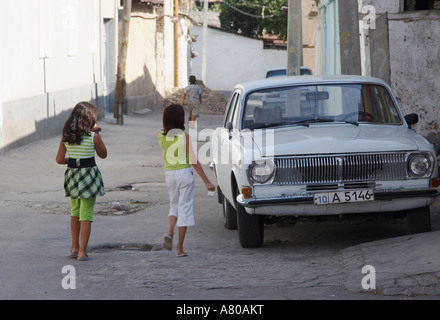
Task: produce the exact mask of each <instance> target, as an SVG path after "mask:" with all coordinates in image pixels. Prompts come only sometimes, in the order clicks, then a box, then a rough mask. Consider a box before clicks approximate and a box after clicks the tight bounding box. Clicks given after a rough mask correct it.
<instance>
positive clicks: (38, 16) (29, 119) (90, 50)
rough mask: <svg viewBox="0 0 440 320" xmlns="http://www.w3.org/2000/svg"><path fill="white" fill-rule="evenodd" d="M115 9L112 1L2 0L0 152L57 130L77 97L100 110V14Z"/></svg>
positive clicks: (112, 12)
mask: <svg viewBox="0 0 440 320" xmlns="http://www.w3.org/2000/svg"><path fill="white" fill-rule="evenodd" d="M116 10H117V6H116V0H101V1H100V0H87V1H85V0H57V1H54V0H23V1H14V0H3V1H2V8H1V11H0V43H1V47H0V57H1V64H0V92H1V95H0V97H1V101H0V153H1V152H5V151H7V150H9V149H11V148H14V147H17V146H20V145H23V144H25V143H29V142H31V141H34V140H35V139H39V138H41V137H46V136H48V135H51V134H53V133H60V132H61V128H62V125H63V123H64V121H65V119H66V116H67V115H68V113H69V112H70V110H71V109H72V108H73V107H74V106H75V104H76V103H77V102H78V101H80V100H87V101H92V102H94V103H97V104H99V106H100V107H101V111H102V112H101V114H103V113H104V104H103V101H104V100H103V99H101V98H102V95H103V83H104V82H105V81H104V80H105V79H104V63H108V61H107V62H105V61H104V49H103V32H104V31H103V21H104V20H103V19H104V18H109V19H114V18H115V17H117V16H116ZM115 34H116V33H115V32H113V35H115ZM113 43H114V42H113ZM113 49H114V48H109V50H113Z"/></svg>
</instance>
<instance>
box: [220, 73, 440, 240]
mask: <svg viewBox="0 0 440 320" xmlns="http://www.w3.org/2000/svg"><path fill="white" fill-rule="evenodd" d="M271 96H276V97H278V99H274V100H272V102H274V103H266V102H267V98H268V97H271ZM279 97H284V98H283V99H280V98H279ZM265 100H266V101H265ZM417 121H418V116H417V115H416V114H410V115H407V116H406V117H404V115H403V114H402V111H401V109H400V107H399V105H398V103H397V101H396V98H395V97H394V95H393V93H392V91H391V88H390V87H389V86H388V84H386V83H385V82H383V81H382V80H380V79H376V78H370V77H361V76H322V77H319V76H299V77H276V78H271V79H265V80H261V81H255V82H250V83H244V84H239V85H237V86H236V87H235V88H234V90H233V92H232V94H231V97H230V99H229V102H228V105H227V108H226V113H225V118H224V122H223V126H222V127H219V128H217V129H216V130H215V131H214V132H213V136H212V162H213V163H212V164H213V166H212V167H213V169H214V170H215V174H216V176H217V179H218V191H219V192H218V194H219V202H220V203H222V204H223V214H224V224H225V227H226V228H228V229H236V228H238V233H239V241H240V244H241V245H242V246H243V247H258V246H261V245H262V244H263V240H264V224H265V223H269V222H272V221H274V220H275V219H276V218H280V217H284V218H285V217H292V218H304V217H316V216H328V217H329V216H337V217H341V215H348V214H364V215H365V214H367V213H387V212H388V213H389V212H392V213H393V214H395V215H396V216H406V218H407V220H408V225H409V229H410V232H412V233H415V232H425V231H430V229H431V225H430V208H429V207H430V205H431V204H432V203H433V202H434V200H435V197H436V196H438V194H439V189H438V188H437V187H438V186H439V179H438V165H437V158H436V154H435V151H434V149H433V146H432V145H431V144H430V143H429V142H428V141H426V140H425V139H424V138H423V137H422V136H420V135H418V134H417V133H415V132H414V131H413V130H411V128H410V127H411V125H412V124H414V123H417Z"/></svg>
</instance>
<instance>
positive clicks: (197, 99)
mask: <svg viewBox="0 0 440 320" xmlns="http://www.w3.org/2000/svg"><path fill="white" fill-rule="evenodd" d="M187 97H188V103H187V106H188V108H187V109H188V114H189V117H188V120H189V122H190V123H189V125H190V127H192V122H193V121H196V118H197V117H198V116H199V115H200V105H201V104H202V89H200V87H199V86H198V85H197V84H196V77H195V76H189V85H188V86H187V87H186V88H185V92H184V94H183V99H182V106H184V105H185V99H186V98H187Z"/></svg>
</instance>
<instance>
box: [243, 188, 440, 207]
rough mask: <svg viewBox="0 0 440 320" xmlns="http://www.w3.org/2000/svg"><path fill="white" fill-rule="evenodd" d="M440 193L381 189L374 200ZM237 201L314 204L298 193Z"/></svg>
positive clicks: (245, 203)
mask: <svg viewBox="0 0 440 320" xmlns="http://www.w3.org/2000/svg"><path fill="white" fill-rule="evenodd" d="M439 195H440V191H439V190H437V189H428V190H406V191H379V192H374V201H376V200H377V201H380V200H394V199H409V198H434V197H437V196H439ZM237 202H238V203H239V204H240V205H242V206H244V207H248V208H255V207H258V206H270V205H285V204H313V194H298V195H289V196H279V197H269V198H258V199H257V198H250V197H245V196H244V195H242V194H239V195H238V196H237Z"/></svg>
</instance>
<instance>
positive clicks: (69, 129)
mask: <svg viewBox="0 0 440 320" xmlns="http://www.w3.org/2000/svg"><path fill="white" fill-rule="evenodd" d="M98 113H99V110H98V108H97V107H96V106H94V105H93V104H91V103H89V102H86V101H82V102H79V103H78V104H77V105H76V106H75V108H73V110H72V112H71V113H70V116H69V119H67V121H66V123H65V124H64V128H63V142H66V143H69V144H80V143H81V137H82V136H84V135H87V134H90V129H92V127H93V126H94V125H95V123H96V121H97V118H98Z"/></svg>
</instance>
